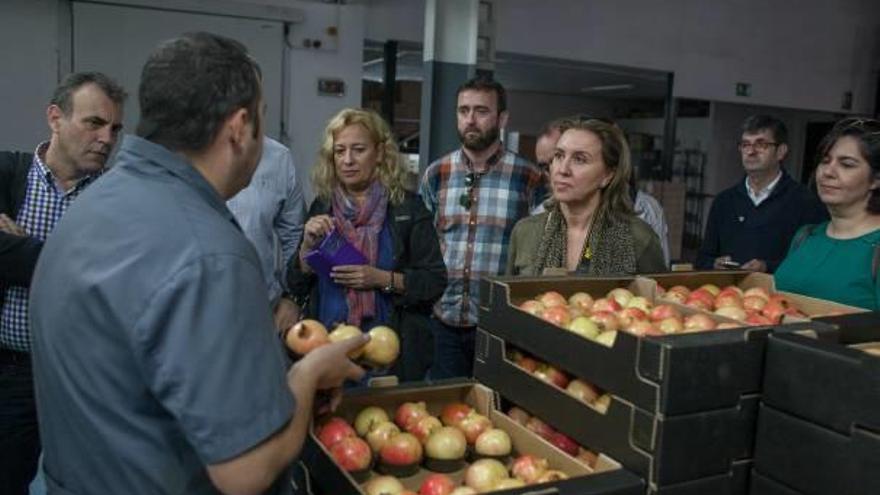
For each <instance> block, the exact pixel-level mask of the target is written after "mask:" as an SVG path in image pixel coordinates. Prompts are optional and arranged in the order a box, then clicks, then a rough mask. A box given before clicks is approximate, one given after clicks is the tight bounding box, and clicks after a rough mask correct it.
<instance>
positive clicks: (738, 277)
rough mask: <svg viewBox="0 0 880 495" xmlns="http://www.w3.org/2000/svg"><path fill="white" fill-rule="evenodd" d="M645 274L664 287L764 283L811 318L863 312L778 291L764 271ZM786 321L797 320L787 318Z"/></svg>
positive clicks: (755, 285)
mask: <svg viewBox="0 0 880 495" xmlns="http://www.w3.org/2000/svg"><path fill="white" fill-rule="evenodd" d="M645 277H646V278H649V279H651V280H655V281H656V282H657V283H659V284H660V285H662V286H663V287H664V288H667V289H668V288H670V287H672V286H675V285H683V286H685V287H687V288H689V289H692V290H693V289H697V288H699V287H700V286H702V285H704V284H715V285H717V286H718V287H719V288H722V289H723V288H724V287H726V286H728V285H735V286H737V287H739V288H741V289H743V290H745V289H750V288H752V287H763V288H765V289H767V290H768V291H769V292H770V293H771V294H773V293H779V294H783V295H785V296H786V297H787V298H789V299H790V300H791V301H792V302H793V303H794V304H795V305H796V306H797V308H798V309H800V310H801V311H803V312H804V313H805V314H806V315H807V316H808V317H809V318H810V319H813V318H817V317H823V316H833V315H844V314H852V313H863V312H865V310H864V309H862V308H857V307H855V306H848V305H846V304H840V303H836V302H833V301H825V300H823V299H816V298H814V297H809V296H804V295H801V294H795V293H793V292H786V291H777V290H776V282H775V281H774V279H773V276H772V275H768V274H766V273H755V272H749V271H743V270H731V271H726V270H713V271H695V272H674V273H658V274H650V275H645ZM786 321H798V320H797V319H795V320H790V319H789V320H786Z"/></svg>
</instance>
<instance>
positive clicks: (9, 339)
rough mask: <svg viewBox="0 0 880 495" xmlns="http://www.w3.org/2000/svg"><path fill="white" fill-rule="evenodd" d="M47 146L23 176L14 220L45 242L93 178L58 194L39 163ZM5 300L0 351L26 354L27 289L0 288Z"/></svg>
mask: <svg viewBox="0 0 880 495" xmlns="http://www.w3.org/2000/svg"><path fill="white" fill-rule="evenodd" d="M48 148H49V143H48V142H45V143H42V144H40V146H38V147H37V151H36V153H34V162H33V164H32V165H31V169H30V171H29V172H28V176H27V190H26V191H25V196H24V203H22V205H21V209H20V210H19V212H18V216H17V217H16V218H15V223H17V224H18V225H19V226H20V227H21V228H23V229H24V230H25V232H27V235H29V236H32V237H36V238H37V239H40V240H41V241H45V240H46V238H47V237H49V234H50V233H51V232H52V229H54V228H55V224H56V223H58V220H59V219H60V218H61V215H63V214H64V211H65V210H66V209H67V207H68V206H69V205H70V202H71V201H73V200H74V199H75V198H76V197H77V196H78V195H79V193H80V192H82V190H83V188H85V187H86V186H88V185H89V184H90V183H91V182H92V181H93V180H94V179H95V178H96V177H97V175H91V176H87V177H85V178H83V179H81V180H80V181H79V182H77V184H76V185H75V186H74V187H73V188H72V189H71V190H70V191H67V192H64V191H62V190H60V188H59V187H58V185H57V184H56V182H55V176H54V175H53V174H52V171H51V170H49V167H47V166H46V164H45V163H43V160H42V159H41V157H42V156H45V154H46V150H47V149H48ZM0 290H4V291H5V297H4V298H3V299H2V301H3V302H2V304H3V308H2V311H0V347H4V348H6V349H12V350H14V351H20V352H30V349H31V339H30V333H29V332H28V288H27V287H21V286H17V285H13V286H7V287H2V286H0Z"/></svg>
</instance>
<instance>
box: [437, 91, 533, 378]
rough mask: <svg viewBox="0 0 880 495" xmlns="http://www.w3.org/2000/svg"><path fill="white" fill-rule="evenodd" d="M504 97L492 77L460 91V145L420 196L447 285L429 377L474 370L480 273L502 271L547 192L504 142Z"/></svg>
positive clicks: (439, 165) (439, 164)
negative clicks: (516, 228) (514, 238)
mask: <svg viewBox="0 0 880 495" xmlns="http://www.w3.org/2000/svg"><path fill="white" fill-rule="evenodd" d="M506 100H507V98H506V96H505V91H504V87H503V86H501V85H500V84H498V83H497V82H496V81H493V80H490V79H484V78H480V77H478V78H475V79H472V80H470V81H468V82H466V83H465V84H464V85H462V86H461V87H460V88H459V89H458V96H457V104H456V115H457V123H458V125H457V127H458V136H459V141H461V148H459V149H457V150H455V151H453V152H451V153H449V154H447V155H446V156H443V157H441V158H440V159H439V160H437V161H436V162H434V163H432V164H431V165H430V166H429V167H428V169H427V170H426V171H425V175H424V177H423V178H422V183H421V187H420V193H421V195H422V199H423V200H424V201H425V205H426V206H427V208H428V210H429V211H430V212H431V213H432V214H433V215H434V225H435V227H436V228H437V234H438V236H439V237H440V246H441V249H442V251H443V260H444V261H445V262H446V268H447V270H448V271H449V283H448V285H447V287H446V291H445V292H444V293H443V296H442V297H441V298H440V300H439V301H438V302H437V304H436V306H435V307H434V318H432V320H431V325H432V333H433V337H434V358H433V364H432V365H431V369H430V371H429V377H430V378H431V379H440V378H451V377H456V376H470V375H471V374H472V373H473V371H472V370H473V361H474V333H475V332H474V330H475V328H476V324H477V304H478V302H479V298H480V294H479V289H480V285H479V284H480V277H483V276H487V275H497V274H499V273H502V272H504V270H505V268H506V265H507V249H508V244H509V240H510V233H511V231H512V230H513V225H514V224H515V223H516V222H517V220H519V219H520V218H522V217H524V216H527V215H528V214H529V212H530V211H531V210H532V209H533V208H534V207H535V206H537V205H538V203H539V202H540V201H542V200H543V199H544V197H545V196H546V189H545V185H544V184H545V183H544V176H543V174H542V173H541V171H540V170H539V169H538V168H537V167H536V166H534V165H533V164H531V163H529V162H528V161H527V160H525V159H524V158H522V157H520V156H518V155H517V154H515V153H513V152H511V151H507V150H505V149H504V147H503V146H502V144H501V140H500V135H501V128H502V127H504V126H505V124H506V123H507V117H508V114H507V101H506Z"/></svg>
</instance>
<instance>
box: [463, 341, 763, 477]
mask: <svg viewBox="0 0 880 495" xmlns="http://www.w3.org/2000/svg"><path fill="white" fill-rule="evenodd" d="M474 376H475V377H476V378H477V379H478V380H480V381H481V382H482V383H485V384H487V385H488V386H490V387H492V388H493V389H495V390H497V391H498V392H499V393H500V394H501V395H502V396H504V397H506V398H507V399H509V400H510V401H512V402H513V403H515V404H518V405H520V406H521V407H523V408H525V409H526V410H527V411H530V412H531V413H533V414H535V415H536V416H538V417H539V418H541V419H543V420H545V421H546V422H547V423H548V424H550V425H551V426H553V427H554V428H556V429H558V430H559V431H561V432H563V433H565V434H566V435H568V436H570V437H572V438H573V439H574V440H575V441H576V442H578V443H580V444H581V445H585V446H589V447H590V448H592V449H595V450H597V451H600V452H606V453H608V454H609V455H610V456H612V457H613V458H615V459H617V460H618V461H620V462H621V463H622V464H623V465H624V466H625V467H626V468H628V469H631V470H633V471H634V472H636V473H637V474H640V475H642V476H644V477H645V478H646V481H647V482H648V484H649V486H650V487H651V489H652V490H655V491H656V490H657V489H658V488H659V487H663V486H666V485H674V484H676V483H683V482H687V481H691V480H695V479H698V478H706V477H719V479H718V480H717V483H718V485H719V486H718V488H719V489H721V487H722V485H724V483H725V482H728V480H726V479H725V478H724V475H726V474H727V473H729V472H730V470H731V467H732V463H733V462H734V461H736V460H739V459H746V458H749V457H751V452H752V438H753V435H754V429H755V420H756V414H757V404H758V397H757V396H749V397H740V399H739V401H738V403H737V404H736V405H735V406H732V407H728V408H723V409H714V410H710V411H705V412H699V413H690V414H683V415H677V416H666V415H662V414H657V413H655V412H653V411H647V410H644V409H639V408H638V407H636V406H635V405H633V404H632V403H631V402H628V401H626V400H624V399H621V398H620V397H617V396H614V395H613V394H612V398H611V402H610V404H609V406H608V409H607V410H606V411H605V412H604V413H601V412H599V411H597V410H596V409H594V408H592V407H590V406H588V405H587V404H585V403H583V402H581V401H580V400H578V399H576V398H574V397H573V396H571V395H569V394H568V393H567V392H565V391H564V390H562V389H560V388H557V387H555V386H553V385H550V384H547V383H545V382H543V381H541V380H539V379H538V378H536V377H534V376H533V375H531V374H530V373H528V372H527V371H526V370H524V369H522V368H520V367H519V366H517V365H516V364H514V363H513V362H512V361H511V360H509V359H508V358H507V356H506V354H505V343H504V341H503V340H502V339H501V338H499V337H497V336H494V335H490V334H489V333H487V332H485V331H483V330H480V329H478V330H477V342H476V357H475V360H474ZM652 493H653V492H652ZM707 493H708V492H707Z"/></svg>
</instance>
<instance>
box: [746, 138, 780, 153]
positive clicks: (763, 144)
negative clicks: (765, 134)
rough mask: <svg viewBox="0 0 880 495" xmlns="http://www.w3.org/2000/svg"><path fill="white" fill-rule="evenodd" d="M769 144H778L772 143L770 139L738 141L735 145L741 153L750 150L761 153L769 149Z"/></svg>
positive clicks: (749, 151) (776, 144)
mask: <svg viewBox="0 0 880 495" xmlns="http://www.w3.org/2000/svg"><path fill="white" fill-rule="evenodd" d="M771 146H779V143H774V142H771V141H755V142H750V141H740V142H739V143H737V147H738V148H739V150H740V151H741V152H743V153H751V151H752V150H755V151H758V152H761V153H763V152H765V151H767V150H769V149H770V147H771Z"/></svg>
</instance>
